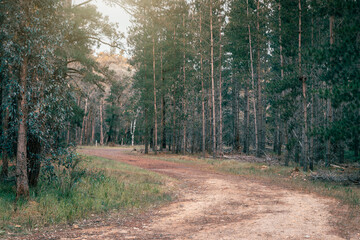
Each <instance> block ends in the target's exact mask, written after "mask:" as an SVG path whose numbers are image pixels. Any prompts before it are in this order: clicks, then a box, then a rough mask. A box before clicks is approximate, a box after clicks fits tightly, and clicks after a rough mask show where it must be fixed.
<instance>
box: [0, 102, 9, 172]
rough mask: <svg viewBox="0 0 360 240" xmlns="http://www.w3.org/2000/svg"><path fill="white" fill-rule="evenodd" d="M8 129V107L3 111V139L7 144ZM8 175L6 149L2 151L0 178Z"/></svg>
mask: <svg viewBox="0 0 360 240" xmlns="http://www.w3.org/2000/svg"><path fill="white" fill-rule="evenodd" d="M8 128H9V107H7V108H6V109H5V114H4V117H3V139H4V141H5V142H7V135H8ZM8 175H9V158H8V151H7V149H3V150H2V168H1V173H0V179H1V178H7V177H8Z"/></svg>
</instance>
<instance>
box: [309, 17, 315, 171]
mask: <svg viewBox="0 0 360 240" xmlns="http://www.w3.org/2000/svg"><path fill="white" fill-rule="evenodd" d="M311 47H312V48H314V47H315V45H314V16H313V15H312V16H311ZM314 85H315V81H314V79H312V83H311V112H310V125H311V129H312V130H313V129H314V126H315V121H314V112H315V98H314V95H315V94H314ZM309 155H310V156H309V160H310V162H309V168H310V170H311V171H312V170H314V136H313V134H311V137H310V149H309Z"/></svg>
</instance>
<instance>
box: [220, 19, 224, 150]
mask: <svg viewBox="0 0 360 240" xmlns="http://www.w3.org/2000/svg"><path fill="white" fill-rule="evenodd" d="M221 33H222V32H221V17H219V62H220V63H219V153H220V156H222V153H223V119H222V79H221V71H222V61H221V55H222V52H221V51H222V48H221V47H222V46H221V44H222V43H221Z"/></svg>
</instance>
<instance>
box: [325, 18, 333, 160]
mask: <svg viewBox="0 0 360 240" xmlns="http://www.w3.org/2000/svg"><path fill="white" fill-rule="evenodd" d="M329 28H330V48H331V47H332V45H333V44H334V32H333V28H334V16H330V18H329ZM331 62H332V59H330V63H331ZM328 90H329V93H330V94H331V92H332V91H331V90H332V89H331V87H330V84H329V85H328ZM326 106H327V128H328V130H329V129H330V127H331V124H332V118H333V114H332V106H331V96H328V98H327V100H326ZM330 163H331V141H330V137H328V138H327V140H326V160H325V164H326V166H329V165H330Z"/></svg>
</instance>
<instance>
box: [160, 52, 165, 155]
mask: <svg viewBox="0 0 360 240" xmlns="http://www.w3.org/2000/svg"><path fill="white" fill-rule="evenodd" d="M160 67H161V69H160V73H161V82H162V86H163V88H164V86H165V80H164V76H163V71H164V70H163V54H162V50H161V52H160ZM165 113H166V110H165V91H164V89H163V91H162V94H161V145H160V151H163V150H164V149H166V131H165V123H166V122H165Z"/></svg>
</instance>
